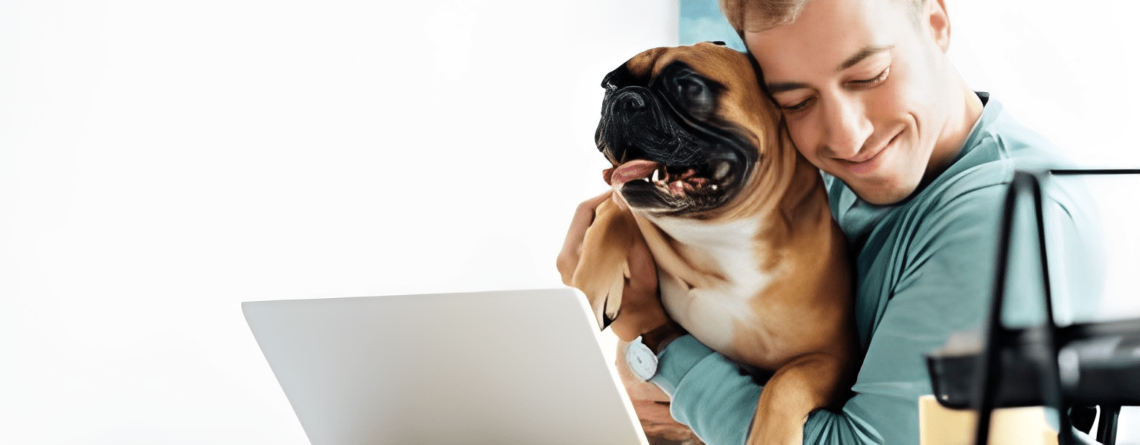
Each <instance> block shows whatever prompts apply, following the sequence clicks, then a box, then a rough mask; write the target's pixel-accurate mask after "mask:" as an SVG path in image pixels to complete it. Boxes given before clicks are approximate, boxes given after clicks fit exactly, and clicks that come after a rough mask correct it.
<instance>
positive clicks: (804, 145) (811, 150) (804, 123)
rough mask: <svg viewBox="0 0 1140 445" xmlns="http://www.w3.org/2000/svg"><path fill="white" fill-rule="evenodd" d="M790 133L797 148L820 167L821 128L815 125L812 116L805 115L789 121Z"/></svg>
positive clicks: (809, 160) (813, 163)
mask: <svg viewBox="0 0 1140 445" xmlns="http://www.w3.org/2000/svg"><path fill="white" fill-rule="evenodd" d="M787 125H788V135H789V136H791V138H792V143H793V144H795V145H796V150H799V152H800V154H802V155H803V156H804V157H805V158H807V160H808V162H811V163H812V165H815V166H816V167H819V153H818V149H817V148H818V147H819V145H820V144H819V135H820V132H819V129H818V126H816V125H814V122H813V121H812V120H811V117H809V116H805V117H801V118H799V119H795V120H789V121H787Z"/></svg>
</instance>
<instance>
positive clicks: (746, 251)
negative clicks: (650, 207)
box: [645, 216, 771, 354]
mask: <svg viewBox="0 0 1140 445" xmlns="http://www.w3.org/2000/svg"><path fill="white" fill-rule="evenodd" d="M645 217H646V218H647V219H648V220H649V221H652V222H653V223H654V224H656V225H657V226H658V227H659V228H660V229H661V230H662V231H663V232H665V233H666V234H668V235H669V236H670V237H671V238H672V239H674V240H675V241H676V245H674V246H672V248H673V249H674V250H675V251H676V253H677V254H678V255H679V256H680V257H681V258H682V259H684V260H685V262H687V263H688V264H690V265H692V266H693V267H694V268H695V269H699V270H702V271H706V272H709V273H712V274H715V275H716V276H719V277H722V278H723V279H719V280H711V281H708V283H709V284H707V285H704V286H696V287H693V288H689V286H687V285H686V284H685V283H684V282H682V281H681V280H680V279H678V278H677V277H676V276H675V273H676V272H677V271H668V270H664V268H660V269H659V277H660V289H661V298H662V302H663V304H664V305H665V310H666V311H667V312H668V313H669V315H670V316H671V317H673V319H674V320H676V321H677V322H678V323H680V324H681V326H684V327H685V329H687V330H688V331H689V332H690V333H692V334H693V335H694V336H695V337H697V339H698V340H700V341H701V342H702V343H704V344H706V345H708V346H709V347H711V348H713V349H715V350H717V351H721V352H722V353H726V354H732V351H731V347H732V346H731V345H732V340H733V338H734V336H735V335H736V332H735V331H736V328H735V327H736V326H738V325H747V326H755V325H756V324H758V323H761V322H762V320H760V319H759V317H757V315H756V314H755V312H754V311H755V310H754V307H755V306H754V305H752V304H751V303H750V302H751V301H752V299H754V298H759V296H760V295H762V294H761V291H763V290H764V288H765V287H767V285H768V283H769V282H770V281H771V275H770V274H768V273H765V272H764V271H763V270H762V269H761V267H760V265H761V264H764V263H765V262H766V261H767V258H766V253H765V252H762V251H760V249H758V248H757V245H756V242H755V241H756V234H757V233H758V231H759V230H760V227H759V224H758V223H757V221H755V220H751V221H747V220H745V221H733V222H728V223H710V222H705V221H694V220H689V219H684V218H670V217H656V216H645ZM650 247H651V248H658V249H661V248H666V247H662V246H650ZM654 255H655V256H656V255H658V254H657V252H654Z"/></svg>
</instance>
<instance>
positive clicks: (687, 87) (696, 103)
mask: <svg viewBox="0 0 1140 445" xmlns="http://www.w3.org/2000/svg"><path fill="white" fill-rule="evenodd" d="M676 88H677V98H678V99H680V100H681V102H682V103H683V104H684V105H685V108H688V109H689V112H690V113H693V114H694V115H697V116H703V115H705V114H708V113H709V112H711V111H712V108H713V105H714V104H713V94H712V90H710V89H709V88H708V87H706V86H705V84H704V82H701V81H699V80H697V79H694V78H691V77H681V78H678V79H677V86H676Z"/></svg>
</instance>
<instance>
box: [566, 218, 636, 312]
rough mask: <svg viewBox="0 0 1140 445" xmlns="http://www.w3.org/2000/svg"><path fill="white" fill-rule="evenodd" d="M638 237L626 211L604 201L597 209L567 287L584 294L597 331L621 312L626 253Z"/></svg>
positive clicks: (627, 253) (626, 274)
mask: <svg viewBox="0 0 1140 445" xmlns="http://www.w3.org/2000/svg"><path fill="white" fill-rule="evenodd" d="M638 236H641V233H640V232H639V231H638V228H637V222H636V221H635V220H634V218H633V214H631V213H630V212H629V210H622V209H621V208H620V207H618V205H617V204H615V203H614V202H613V200H610V199H607V200H605V201H603V202H602V204H601V205H599V206H598V209H597V211H596V215H595V216H594V222H593V224H590V228H589V229H586V237H585V239H584V240H583V241H582V257H581V259H579V260H578V268H577V269H575V270H574V276H573V277H572V278H571V279H570V285H571V286H573V287H575V288H577V289H579V290H581V291H582V293H584V294H586V300H588V301H589V302H590V308H591V309H593V311H594V316H596V317H597V318H598V327H599V328H601V329H605V328H606V327H608V326H609V325H610V323H611V322H613V321H614V319H616V318H617V317H618V315H619V312H620V311H621V297H622V293H623V291H624V290H625V280H626V278H627V277H628V276H629V264H628V261H627V260H628V257H629V250H630V247H632V246H633V242H634V240H635V239H636V238H635V237H638Z"/></svg>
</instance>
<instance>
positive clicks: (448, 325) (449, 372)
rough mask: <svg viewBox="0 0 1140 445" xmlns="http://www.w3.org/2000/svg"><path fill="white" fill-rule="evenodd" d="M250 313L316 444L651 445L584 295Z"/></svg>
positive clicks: (317, 304) (265, 308) (259, 305)
mask: <svg viewBox="0 0 1140 445" xmlns="http://www.w3.org/2000/svg"><path fill="white" fill-rule="evenodd" d="M242 311H243V312H244V313H245V318H246V321H247V322H248V323H249V327H250V330H251V331H252V332H253V336H254V337H255V338H256V339H257V343H258V345H259V346H260V347H261V351H262V353H263V354H264V355H265V359H266V361H268V362H269V367H270V368H271V369H272V370H273V374H274V375H275V376H276V377H277V381H278V382H279V383H280V384H281V388H282V389H283V390H284V391H285V395H286V397H287V398H288V399H289V403H290V404H291V405H292V407H293V411H294V412H295V413H296V414H297V419H298V420H299V421H300V422H301V426H302V428H304V430H305V434H306V435H307V436H308V438H309V441H310V442H311V443H313V444H314V445H357V444H472V445H477V444H567V445H588V444H606V445H626V444H628V445H635V444H639V445H646V444H647V441H646V439H645V434H644V433H643V432H642V429H641V425H640V423H639V422H638V420H637V416H636V414H635V413H634V411H633V406H632V404H631V403H630V400H629V397H628V395H627V393H626V392H625V390H624V389H623V387H622V384H621V380H620V377H619V376H618V374H617V370H616V368H615V367H614V366H613V365H612V364H610V363H607V361H606V360H605V358H604V357H603V353H602V350H601V346H600V345H599V343H598V340H597V334H596V332H597V325H596V322H595V321H594V317H593V315H592V314H591V312H590V309H589V306H588V304H587V303H586V299H585V296H583V295H582V294H581V293H580V292H578V291H577V290H574V289H570V288H564V289H544V290H520V291H499V292H479V293H450V294H426V295H399V296H382V297H353V298H329V299H316V300H282V301H255V302H245V303H242Z"/></svg>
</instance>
